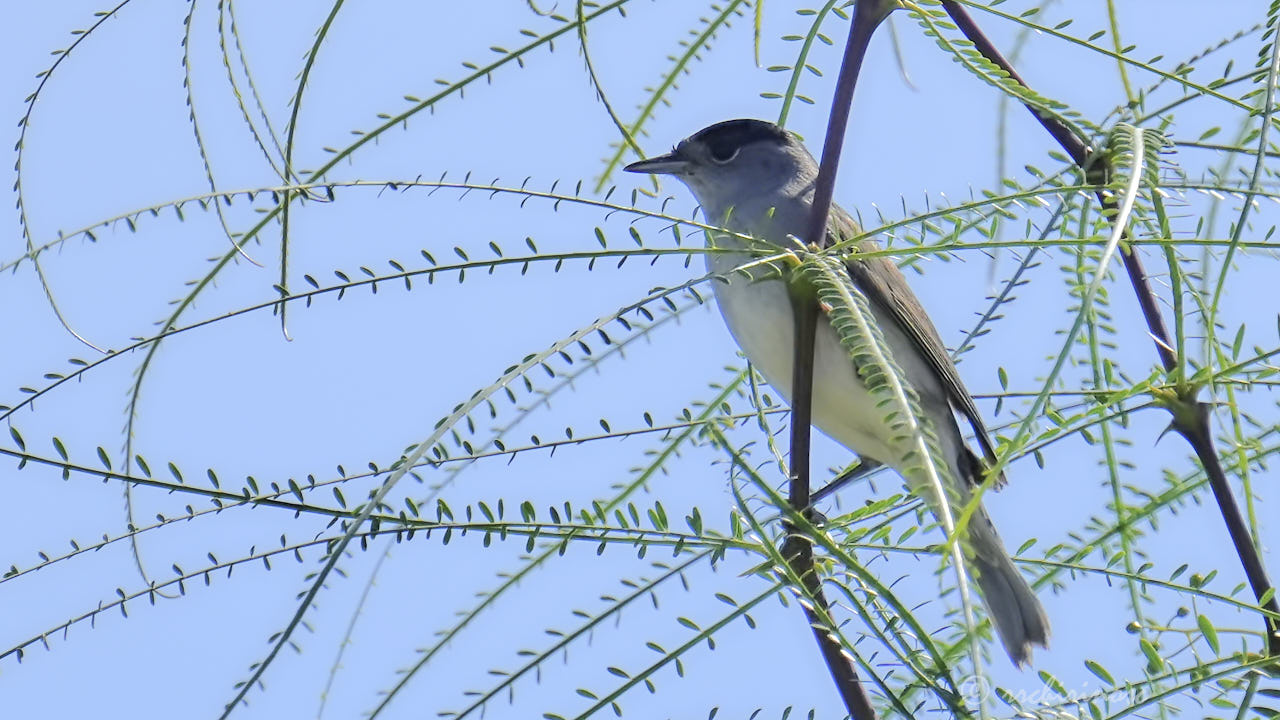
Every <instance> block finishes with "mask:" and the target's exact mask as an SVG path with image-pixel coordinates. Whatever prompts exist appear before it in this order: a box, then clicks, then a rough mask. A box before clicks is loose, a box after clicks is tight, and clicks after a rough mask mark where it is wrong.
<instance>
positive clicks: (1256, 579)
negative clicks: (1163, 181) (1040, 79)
mask: <svg viewBox="0 0 1280 720" xmlns="http://www.w3.org/2000/svg"><path fill="white" fill-rule="evenodd" d="M942 6H943V8H944V9H945V10H946V12H947V15H949V16H950V17H951V19H952V20H953V21H954V22H955V23H956V26H957V27H958V28H959V29H960V32H961V33H963V34H964V36H965V37H966V38H968V39H969V41H970V42H972V43H973V44H974V47H975V48H976V49H977V50H978V52H980V53H982V56H983V57H985V58H986V59H987V60H989V61H991V62H992V63H994V64H995V65H997V66H998V67H1000V68H1001V69H1002V70H1004V71H1005V72H1007V73H1008V74H1009V77H1010V78H1011V79H1013V80H1014V81H1016V82H1017V83H1018V84H1019V85H1022V86H1023V87H1026V88H1028V89H1029V88H1030V86H1029V85H1027V82H1026V81H1025V80H1023V79H1022V77H1021V76H1020V75H1018V73H1017V71H1015V70H1014V69H1013V66H1012V65H1011V64H1010V63H1009V61H1008V60H1006V59H1005V58H1004V56H1003V55H1001V54H1000V51H999V50H997V49H996V47H995V45H993V44H992V43H991V40H990V39H988V38H987V36H986V35H985V34H983V32H982V30H981V29H980V28H979V27H978V25H977V23H975V22H974V20H973V18H972V17H971V16H970V15H969V13H968V12H967V11H966V10H965V8H964V7H963V6H962V5H961V4H960V3H959V2H957V0H942ZM1026 107H1027V110H1029V111H1030V112H1031V114H1032V115H1034V116H1035V118H1036V119H1037V120H1038V121H1039V122H1040V124H1041V125H1043V126H1044V128H1045V130H1047V131H1048V132H1049V134H1050V135H1052V136H1053V138H1054V140H1056V141H1057V142H1058V144H1059V145H1060V146H1062V149H1063V150H1065V151H1066V152H1067V154H1068V155H1069V156H1070V157H1071V160H1072V162H1074V163H1075V164H1076V165H1077V166H1078V167H1079V168H1080V169H1081V171H1082V172H1084V174H1085V176H1086V177H1088V178H1090V179H1091V180H1095V181H1097V184H1099V185H1102V184H1105V181H1106V179H1108V178H1110V176H1111V168H1110V162H1109V160H1108V159H1107V158H1106V157H1105V156H1102V155H1100V154H1098V153H1094V152H1093V150H1092V148H1090V146H1089V144H1088V143H1087V142H1086V141H1085V139H1084V138H1082V137H1080V136H1079V135H1077V134H1076V133H1075V132H1073V131H1072V130H1071V128H1069V127H1068V126H1067V125H1066V124H1065V123H1063V122H1062V121H1061V120H1059V119H1058V118H1057V117H1055V116H1053V115H1050V114H1048V113H1045V112H1043V111H1041V110H1039V109H1038V108H1035V107H1032V106H1031V105H1027V106H1026ZM1098 199H1099V201H1100V202H1101V203H1102V207H1103V209H1104V210H1106V211H1114V210H1115V209H1116V203H1115V199H1114V197H1113V196H1111V195H1108V194H1106V193H1104V192H1102V191H1099V192H1098ZM1128 239H1129V237H1128V233H1127V232H1126V233H1125V234H1124V236H1123V240H1124V241H1125V243H1126V244H1122V248H1124V251H1123V253H1122V257H1123V261H1124V268H1125V272H1126V273H1127V274H1128V276H1129V283H1130V285H1132V286H1133V291H1134V295H1135V296H1136V297H1137V300H1138V305H1139V306H1140V308H1141V309H1142V316H1143V319H1144V320H1145V321H1146V324H1147V330H1148V332H1149V334H1150V335H1151V339H1152V341H1153V342H1154V343H1155V346H1156V353H1157V354H1158V355H1159V356H1160V363H1161V365H1162V366H1163V367H1164V369H1165V372H1167V373H1169V374H1170V375H1172V376H1174V377H1181V375H1180V373H1181V368H1180V366H1179V364H1178V354H1177V350H1176V348H1175V346H1174V343H1173V341H1172V340H1171V339H1170V335H1169V330H1168V328H1167V327H1166V326H1165V324H1164V316H1163V315H1162V314H1161V312H1160V307H1159V304H1158V301H1157V298H1156V294H1155V291H1154V290H1152V288H1151V284H1150V282H1149V281H1148V278H1147V273H1146V271H1145V270H1144V269H1143V266H1142V260H1141V258H1140V257H1139V255H1138V254H1137V252H1135V251H1134V250H1132V249H1130V248H1129V247H1128V246H1127V241H1128ZM1198 390H1199V388H1198V387H1197V386H1195V385H1189V384H1186V383H1181V382H1180V383H1178V387H1177V388H1176V389H1175V390H1174V392H1173V393H1171V394H1170V395H1169V396H1168V397H1164V398H1161V399H1162V401H1163V404H1164V405H1165V406H1166V407H1167V408H1168V409H1169V410H1170V412H1171V413H1172V414H1173V423H1172V425H1171V428H1172V429H1173V430H1174V431H1175V432H1177V433H1178V434H1179V435H1181V436H1182V437H1183V438H1185V439H1186V441H1187V443H1188V444H1190V445H1191V448H1192V450H1194V451H1195V454H1196V457H1198V458H1199V459H1200V463H1201V465H1202V466H1203V467H1204V470H1205V473H1206V475H1207V476H1208V478H1209V486H1210V487H1211V488H1212V489H1213V496H1214V499H1215V500H1216V501H1217V503H1218V509H1219V510H1220V511H1221V512H1222V519H1223V521H1224V522H1225V523H1226V525H1227V532H1228V533H1229V534H1230V535H1231V541H1232V544H1233V545H1235V550H1236V554H1237V555H1238V556H1239V557H1240V563H1241V564H1242V565H1243V566H1244V571H1245V575H1246V576H1247V578H1248V580H1249V586H1250V587H1251V588H1252V589H1253V592H1254V595H1255V597H1256V598H1257V599H1258V601H1259V602H1260V603H1262V600H1263V599H1264V598H1265V599H1266V602H1265V603H1262V606H1263V607H1264V608H1265V609H1267V610H1268V611H1270V612H1272V613H1276V612H1280V605H1277V603H1276V599H1275V593H1274V592H1273V588H1272V585H1271V581H1270V580H1269V579H1268V578H1267V573H1266V569H1265V568H1264V567H1263V565H1262V560H1261V558H1260V557H1259V556H1258V551H1257V548H1256V547H1255V546H1254V544H1253V542H1252V540H1251V538H1250V535H1249V530H1248V527H1247V526H1246V525H1245V522H1244V519H1243V517H1242V516H1241V514H1240V509H1239V507H1238V506H1237V504H1236V500H1235V495H1234V494H1233V493H1232V492H1231V485H1230V483H1229V482H1228V481H1227V476H1226V473H1225V472H1223V469H1222V463H1221V462H1220V460H1219V459H1218V453H1217V450H1216V449H1215V448H1214V444H1213V434H1212V432H1211V430H1210V427H1209V407H1208V405H1206V404H1205V403H1202V402H1200V401H1199V400H1197V399H1196V394H1197V393H1198ZM1266 625H1267V632H1266V636H1267V652H1268V654H1269V655H1271V656H1280V624H1278V623H1277V622H1276V621H1275V620H1274V619H1273V618H1272V617H1270V616H1268V617H1267V619H1266Z"/></svg>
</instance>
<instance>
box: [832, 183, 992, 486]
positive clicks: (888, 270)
mask: <svg viewBox="0 0 1280 720" xmlns="http://www.w3.org/2000/svg"><path fill="white" fill-rule="evenodd" d="M828 227H829V228H831V229H832V233H831V234H830V235H829V236H828V238H827V240H828V242H831V243H834V242H838V241H839V240H840V239H841V238H850V237H854V236H855V235H857V234H858V233H859V232H860V230H859V229H858V224H857V223H856V222H854V220H853V218H851V217H849V215H848V213H846V212H845V211H844V210H842V209H840V208H839V207H837V206H834V205H833V206H832V207H831V219H830V221H829V222H828ZM880 249H881V248H880V245H879V244H878V243H877V242H876V241H875V240H871V239H867V240H863V241H862V242H860V243H858V250H859V251H860V252H870V251H875V250H880ZM845 267H846V268H847V269H848V272H849V275H850V277H851V278H852V279H853V283H854V285H856V286H857V287H858V289H860V290H862V293H863V294H864V295H866V296H867V301H868V302H870V303H871V306H872V309H873V310H874V311H877V314H878V315H879V316H880V317H883V318H889V319H890V320H891V321H892V322H893V323H895V324H896V325H897V326H898V328H899V329H900V330H901V331H902V333H903V335H905V336H906V337H908V338H910V339H911V341H912V343H913V344H914V345H915V346H916V348H917V349H918V350H919V351H920V355H921V357H923V358H924V360H925V362H926V364H927V365H928V367H929V368H930V369H931V370H933V372H934V375H935V376H936V377H937V379H938V382H939V384H940V385H941V386H942V388H943V389H944V391H945V392H946V395H947V400H949V401H950V403H951V405H952V407H954V408H956V409H957V410H959V411H960V413H961V414H963V415H964V416H965V418H966V419H967V420H968V421H969V424H970V425H971V426H973V431H974V434H975V435H977V437H978V444H979V445H981V446H982V454H983V456H984V457H985V458H986V459H987V462H991V461H993V460H994V459H995V448H994V447H993V446H992V445H991V438H990V437H989V436H988V435H987V428H986V425H985V424H984V423H983V422H982V416H981V415H979V414H978V408H977V406H976V405H974V402H973V396H971V395H970V394H969V391H968V390H966V389H965V387H964V382H963V381H962V380H961V379H960V373H959V372H957V371H956V365H955V363H954V362H952V361H951V356H950V355H949V354H947V349H946V346H945V345H943V343H942V338H941V336H939V335H938V330H937V328H935V327H934V326H933V321H931V320H930V319H929V315H928V313H926V312H925V310H924V307H922V306H921V305H920V301H919V300H917V299H916V296H915V293H913V292H911V286H910V285H908V284H907V279H906V278H905V277H904V276H903V275H902V271H900V270H899V269H898V266H897V265H895V264H894V263H893V262H892V260H890V259H889V258H886V257H869V258H858V257H857V256H856V255H855V256H854V257H851V258H849V260H848V261H847V262H846V263H845Z"/></svg>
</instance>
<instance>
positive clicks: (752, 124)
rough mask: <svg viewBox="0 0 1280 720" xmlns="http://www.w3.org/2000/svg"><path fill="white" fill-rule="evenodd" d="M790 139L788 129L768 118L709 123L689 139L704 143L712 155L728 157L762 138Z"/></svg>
mask: <svg viewBox="0 0 1280 720" xmlns="http://www.w3.org/2000/svg"><path fill="white" fill-rule="evenodd" d="M789 139H790V136H789V135H788V134H787V131H786V130H783V129H782V128H781V127H779V126H777V125H775V124H774V123H771V122H768V121H766V120H756V119H754V118H741V119H738V120H725V121H724V122H718V123H716V124H715V125H709V126H707V127H705V128H703V129H701V130H699V131H698V132H696V133H694V134H693V135H692V136H691V137H690V138H689V140H690V141H691V142H698V143H702V144H703V145H705V146H707V148H708V149H709V150H710V151H711V155H712V157H728V156H729V155H732V154H733V151H734V150H737V149H738V148H741V147H744V146H746V145H749V144H751V143H753V142H759V141H761V140H773V141H775V142H786V141H787V140H789Z"/></svg>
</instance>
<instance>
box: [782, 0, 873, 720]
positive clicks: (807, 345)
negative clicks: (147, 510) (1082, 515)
mask: <svg viewBox="0 0 1280 720" xmlns="http://www.w3.org/2000/svg"><path fill="white" fill-rule="evenodd" d="M896 6H897V3H896V2H893V1H892V0H861V1H860V2H858V4H857V5H856V6H855V8H854V16H853V20H852V22H851V23H850V24H849V38H848V40H847V41H846V43H845V50H844V59H843V60H842V61H841V64H840V75H839V77H838V78H837V80H836V90H835V98H834V99H833V100H832V103H831V118H830V120H829V121H828V122H827V134H826V138H825V140H824V141H823V145H822V162H821V165H820V168H819V170H818V179H817V181H816V184H815V187H814V194H813V208H812V209H811V211H810V215H809V222H808V225H807V226H806V228H805V229H806V232H805V235H804V240H805V241H806V242H807V243H809V244H812V245H817V246H818V247H821V246H823V245H825V244H826V237H827V232H826V228H827V216H828V214H829V213H830V210H831V197H832V195H833V194H834V191H835V178H836V168H837V166H838V165H839V163H840V150H841V147H842V146H843V144H844V135H845V129H846V128H847V127H848V124H849V110H850V107H851V106H852V104H853V91H854V88H855V87H856V86H857V81H858V73H859V71H860V70H861V68H862V60H863V58H864V57H865V56H866V52H867V46H868V45H869V44H870V43H871V36H872V35H873V34H874V33H875V30H876V28H877V27H878V26H879V25H880V23H881V21H883V20H884V19H885V18H886V17H888V15H889V13H890V12H891V11H892V10H893V8H894V7H896ZM790 295H791V306H792V309H793V310H794V312H795V325H796V333H795V356H794V363H793V365H792V381H791V388H792V403H791V462H790V469H791V477H790V486H789V488H788V495H789V502H790V504H791V507H792V508H794V509H795V510H796V511H797V512H801V513H807V512H808V511H809V507H810V505H809V486H810V483H809V477H810V475H809V442H810V434H811V427H810V424H811V422H812V417H813V412H812V411H813V354H814V336H815V334H816V332H817V324H818V304H817V296H816V294H815V292H814V289H813V288H812V287H811V286H809V285H808V283H806V282H803V281H801V282H792V283H791V284H790ZM783 556H784V557H785V558H786V559H787V563H788V564H789V565H790V566H791V569H792V571H793V572H794V573H795V575H796V577H798V578H800V580H801V582H802V583H804V588H805V594H806V595H808V596H809V597H810V598H812V599H813V601H814V602H815V603H819V604H820V605H821V606H822V608H823V610H824V613H819V612H818V611H816V610H815V609H814V608H812V607H809V606H808V605H804V612H805V616H806V618H807V619H808V621H809V625H810V627H812V628H813V634H814V638H815V639H816V640H817V642H818V647H819V648H820V649H821V651H822V658H823V661H824V662H826V664H827V669H828V670H830V671H831V677H832V679H833V680H834V681H835V683H836V688H837V690H839V692H840V697H841V699H843V701H844V705H845V708H846V709H847V710H848V711H849V715H850V716H851V717H853V718H854V719H855V720H872V719H874V718H875V716H876V714H875V710H874V709H873V708H872V707H871V699H870V698H869V697H868V696H867V693H866V690H865V689H864V688H863V686H862V683H861V682H860V681H859V680H858V672H857V669H856V668H854V666H853V662H852V660H851V659H850V658H849V656H848V655H847V654H845V652H844V649H843V648H842V647H841V646H840V643H839V642H838V641H837V640H836V639H835V637H833V635H832V634H831V632H830V630H829V629H828V628H826V627H825V625H826V623H824V622H823V621H822V619H821V617H822V615H823V614H825V610H826V609H827V608H829V607H830V605H829V603H828V602H827V600H826V597H825V596H824V595H823V592H822V582H821V580H820V579H819V578H818V574H817V572H816V570H815V569H814V562H813V546H812V545H811V544H810V542H809V541H808V540H807V539H806V538H801V537H799V536H798V535H796V534H794V533H788V537H787V541H786V543H785V545H784V548H783Z"/></svg>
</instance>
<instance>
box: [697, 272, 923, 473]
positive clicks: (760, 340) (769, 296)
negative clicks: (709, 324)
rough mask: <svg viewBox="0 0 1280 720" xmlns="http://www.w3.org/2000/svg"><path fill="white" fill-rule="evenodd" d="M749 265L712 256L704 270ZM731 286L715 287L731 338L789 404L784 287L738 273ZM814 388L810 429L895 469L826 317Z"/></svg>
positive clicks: (790, 332) (878, 422)
mask: <svg viewBox="0 0 1280 720" xmlns="http://www.w3.org/2000/svg"><path fill="white" fill-rule="evenodd" d="M749 260H750V258H749V257H747V256H745V255H743V256H737V255H728V254H719V255H714V254H713V255H709V256H708V260H707V265H708V269H709V270H711V271H712V272H726V271H728V270H731V269H732V268H734V267H737V266H738V265H740V264H742V263H744V262H747V261H749ZM729 280H730V281H729V282H728V283H725V282H723V281H721V280H715V281H713V282H714V285H715V295H716V302H717V303H718V304H719V305H720V312H721V314H722V315H723V316H724V319H725V323H726V324H727V325H728V326H729V332H731V333H732V334H733V337H734V339H735V340H736V341H737V342H738V346H739V347H740V348H742V352H743V353H744V354H745V355H746V356H747V359H749V360H750V361H751V364H752V365H753V366H754V367H755V368H756V370H758V371H760V373H761V374H762V375H764V377H765V379H766V380H768V381H769V384H770V385H772V386H773V387H774V388H775V389H776V390H777V391H778V392H779V393H781V394H782V395H783V397H784V398H786V400H787V402H790V401H791V398H792V394H791V380H792V377H791V375H792V365H793V363H794V359H795V358H794V355H793V353H794V352H795V349H794V345H795V340H794V338H795V319H794V317H793V315H792V309H791V303H790V299H789V298H788V296H787V287H786V285H785V284H784V283H783V282H782V281H781V280H761V281H752V280H749V279H748V278H746V277H744V276H743V275H742V274H741V273H735V274H732V275H730V276H729ZM813 386H814V392H813V424H814V425H815V426H817V428H818V429H819V430H821V431H822V432H823V433H824V434H826V435H828V436H830V437H831V438H832V439H834V440H836V441H837V442H839V443H840V444H842V445H844V446H845V447H847V448H849V449H850V450H852V451H854V452H856V453H857V454H858V455H860V456H862V457H866V458H870V459H873V460H878V461H880V462H883V463H886V464H889V465H897V464H898V462H897V461H898V459H899V453H897V452H893V451H891V450H890V449H889V446H888V444H887V443H886V439H887V436H888V434H889V428H888V427H887V426H886V424H885V422H884V419H883V418H882V415H881V414H882V412H883V410H882V409H880V408H877V407H876V406H875V403H874V402H873V401H872V399H871V396H870V394H869V393H868V392H867V390H866V387H865V386H864V385H863V383H862V381H861V380H860V379H859V378H858V376H857V373H856V372H855V371H854V368H853V362H852V361H851V360H850V359H849V356H848V353H847V352H846V351H845V350H844V348H843V347H841V346H840V342H839V339H838V338H837V336H836V332H835V329H834V328H832V327H831V324H830V323H829V322H828V321H827V320H826V318H825V317H820V318H819V320H818V330H817V336H816V344H815V351H814V381H813Z"/></svg>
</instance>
